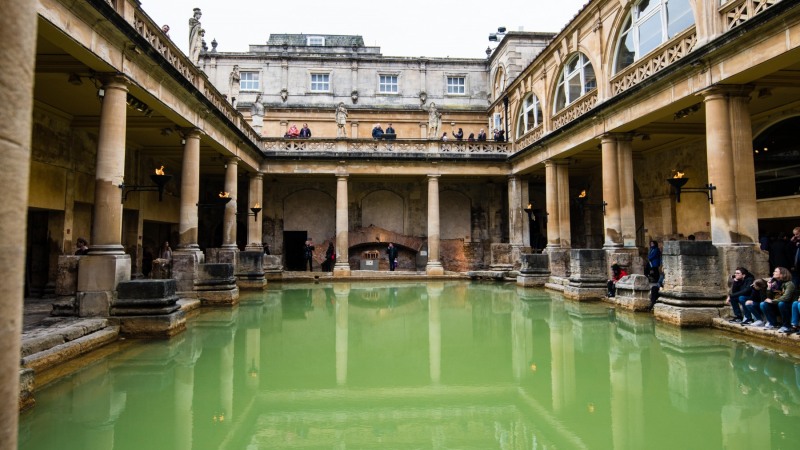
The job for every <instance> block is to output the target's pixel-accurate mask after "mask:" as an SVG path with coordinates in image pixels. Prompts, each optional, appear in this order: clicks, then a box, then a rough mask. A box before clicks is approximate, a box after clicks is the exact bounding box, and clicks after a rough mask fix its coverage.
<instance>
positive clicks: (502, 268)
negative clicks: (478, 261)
mask: <svg viewBox="0 0 800 450" xmlns="http://www.w3.org/2000/svg"><path fill="white" fill-rule="evenodd" d="M512 250H513V247H512V245H511V244H491V246H490V258H491V259H490V263H489V270H491V271H494V272H507V271H509V270H512V269H514V260H513V259H512V255H513V251H512Z"/></svg>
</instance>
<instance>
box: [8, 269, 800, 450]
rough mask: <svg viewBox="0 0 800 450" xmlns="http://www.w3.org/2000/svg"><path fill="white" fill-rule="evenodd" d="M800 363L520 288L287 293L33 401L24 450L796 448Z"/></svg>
mask: <svg viewBox="0 0 800 450" xmlns="http://www.w3.org/2000/svg"><path fill="white" fill-rule="evenodd" d="M799 385H800V362H799V361H798V360H796V359H794V358H793V357H791V356H789V355H785V354H780V353H779V352H776V351H771V350H767V349H763V348H759V347H758V346H755V345H752V344H748V343H745V342H740V341H737V340H735V338H734V337H732V336H729V335H725V334H721V333H720V332H716V331H713V330H681V329H679V328H677V327H674V326H671V325H666V324H660V323H656V322H655V321H653V320H652V318H651V316H650V315H648V314H641V313H640V314H634V313H627V312H621V311H615V310H614V309H612V308H610V307H609V306H608V305H606V304H602V303H593V304H587V303H576V302H570V301H564V300H563V298H562V297H561V295H559V294H557V293H553V292H547V291H544V290H539V289H523V288H518V287H516V286H514V285H510V284H485V283H470V282H434V283H412V282H408V283H403V282H399V283H398V282H392V283H391V284H389V283H385V282H384V283H359V284H356V283H352V284H345V283H333V284H285V285H283V286H279V285H277V284H273V285H270V286H269V288H268V290H266V291H264V292H258V293H243V294H242V297H241V303H240V305H239V306H238V307H234V308H228V309H203V310H202V311H201V313H200V314H199V315H197V316H196V317H193V318H191V319H190V320H189V324H188V329H187V331H186V332H185V333H183V334H181V335H179V336H177V337H175V338H173V339H171V340H169V341H157V342H149V341H142V342H138V341H137V342H135V343H129V344H128V345H122V346H119V350H118V351H116V352H114V353H112V354H110V355H108V356H105V357H102V358H99V359H98V358H94V359H92V360H90V361H88V362H87V363H86V365H85V366H84V367H82V368H81V369H80V370H78V371H76V372H74V373H72V374H70V375H68V376H66V377H62V378H60V379H58V381H56V382H53V383H51V384H49V385H47V386H44V387H41V388H38V389H37V391H36V400H37V404H36V406H35V408H34V409H33V410H32V411H30V412H28V413H25V414H23V415H22V416H21V417H20V434H19V442H20V445H19V448H20V449H26V450H39V449H82V450H84V449H104V450H105V449H137V450H140V449H146V450H158V449H170V450H174V449H178V450H180V449H186V450H188V449H246V450H256V449H295V448H297V449H315V448H332V449H342V450H343V449H371V448H386V449H406V448H408V449H427V448H431V449H445V448H448V449H645V448H647V449H659V448H663V449H676V448H678V449H680V448H687V449H729V448H742V449H754V448H759V449H783V448H798V446H800V427H799V426H798V420H800V388H798V386H799Z"/></svg>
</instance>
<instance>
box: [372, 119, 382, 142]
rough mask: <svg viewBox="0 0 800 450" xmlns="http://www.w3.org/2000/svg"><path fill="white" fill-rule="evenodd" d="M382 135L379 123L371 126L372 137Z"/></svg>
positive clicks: (375, 137)
mask: <svg viewBox="0 0 800 450" xmlns="http://www.w3.org/2000/svg"><path fill="white" fill-rule="evenodd" d="M382 137H383V128H381V124H379V123H376V124H375V126H374V127H373V128H372V139H380V138H382Z"/></svg>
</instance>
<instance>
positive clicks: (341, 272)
mask: <svg viewBox="0 0 800 450" xmlns="http://www.w3.org/2000/svg"><path fill="white" fill-rule="evenodd" d="M349 276H350V264H340V263H336V264H335V265H334V266H333V277H334V278H338V277H349Z"/></svg>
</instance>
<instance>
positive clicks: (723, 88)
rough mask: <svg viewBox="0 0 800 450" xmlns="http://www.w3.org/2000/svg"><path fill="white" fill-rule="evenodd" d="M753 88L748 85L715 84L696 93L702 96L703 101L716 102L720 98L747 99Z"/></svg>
mask: <svg viewBox="0 0 800 450" xmlns="http://www.w3.org/2000/svg"><path fill="white" fill-rule="evenodd" d="M751 92H753V86H751V85H749V84H730V85H728V84H715V85H714V86H711V87H709V88H707V89H704V90H702V91H700V92H699V93H698V95H702V96H703V101H704V102H707V101H708V100H716V99H719V98H722V97H749V96H750V93H751Z"/></svg>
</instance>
